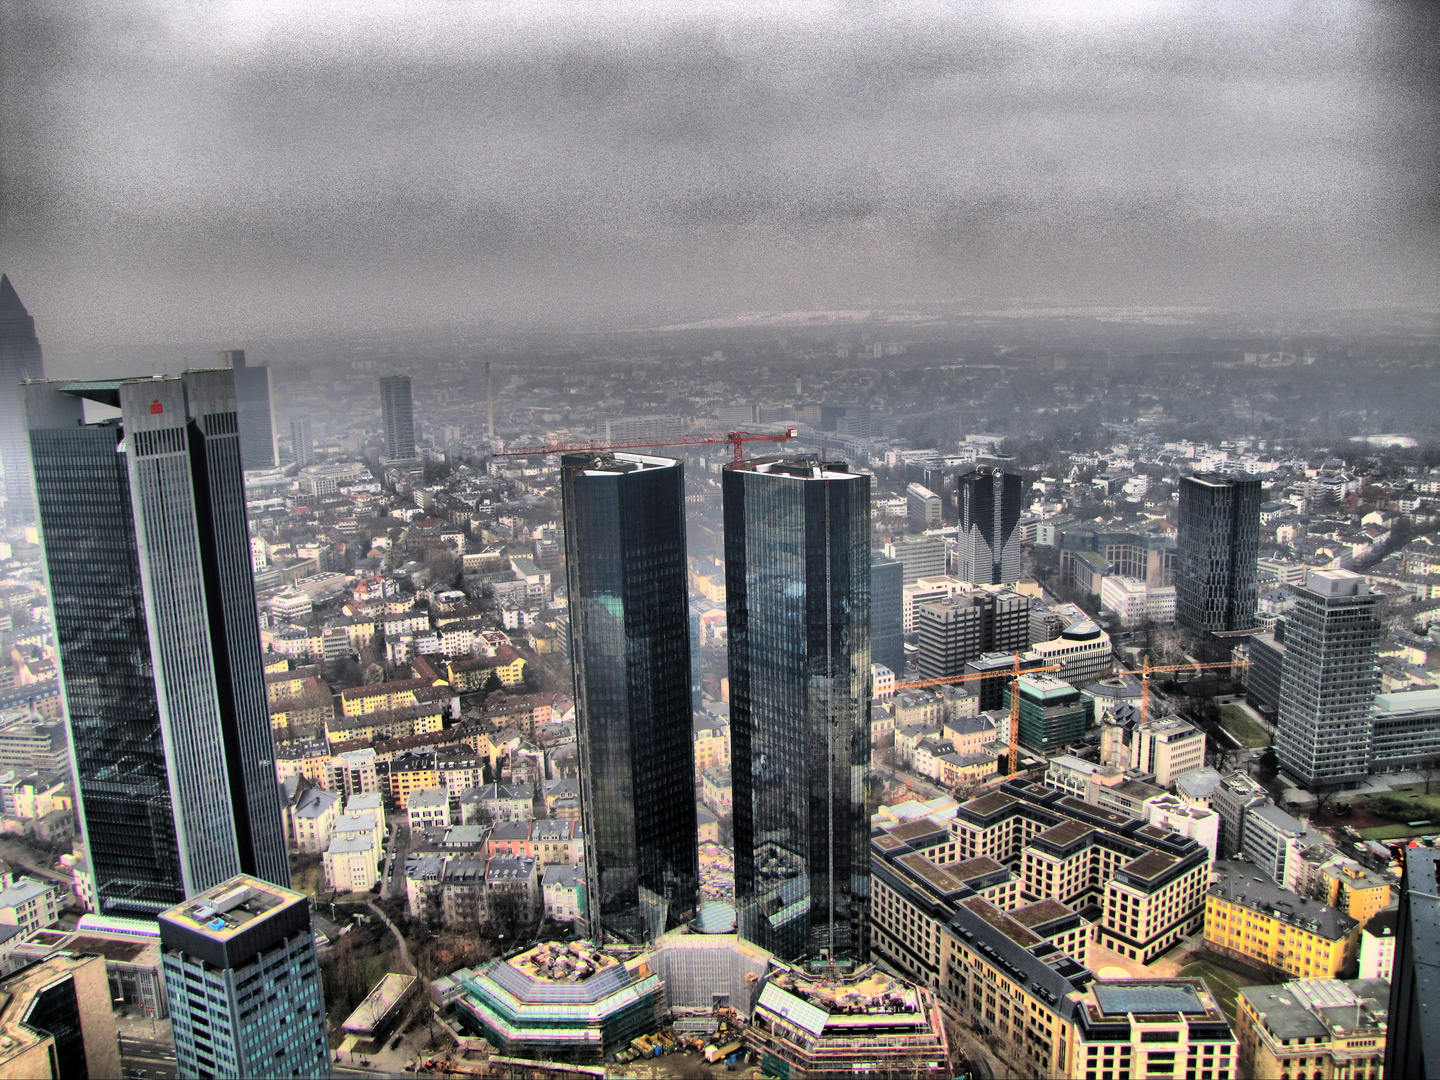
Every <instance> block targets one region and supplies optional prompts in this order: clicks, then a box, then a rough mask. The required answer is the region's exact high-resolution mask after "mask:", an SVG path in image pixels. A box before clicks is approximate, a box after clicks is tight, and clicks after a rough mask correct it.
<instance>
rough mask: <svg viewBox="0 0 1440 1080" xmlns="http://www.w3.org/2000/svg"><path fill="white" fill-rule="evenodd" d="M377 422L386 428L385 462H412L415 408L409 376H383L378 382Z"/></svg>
mask: <svg viewBox="0 0 1440 1080" xmlns="http://www.w3.org/2000/svg"><path fill="white" fill-rule="evenodd" d="M380 418H381V420H382V421H383V422H384V425H385V458H386V460H387V461H414V460H415V405H414V403H413V401H412V400H411V398H410V376H409V375H386V376H385V377H384V378H383V379H381V380H380Z"/></svg>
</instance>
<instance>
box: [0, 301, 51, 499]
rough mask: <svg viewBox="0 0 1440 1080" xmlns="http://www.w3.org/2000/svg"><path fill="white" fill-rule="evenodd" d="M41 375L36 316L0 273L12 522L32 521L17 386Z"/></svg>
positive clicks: (0, 357) (0, 391) (1, 408)
mask: <svg viewBox="0 0 1440 1080" xmlns="http://www.w3.org/2000/svg"><path fill="white" fill-rule="evenodd" d="M44 377H45V365H44V363H43V362H42V360H41V357H40V339H39V338H38V337H36V336H35V320H34V319H33V318H32V317H31V315H30V312H28V311H26V310H25V305H24V304H22V303H21V302H20V297H19V296H17V295H16V293H15V287H14V286H13V285H11V284H10V279H9V278H8V277H6V276H5V275H4V274H0V471H3V472H4V474H5V521H6V523H7V524H10V525H28V524H29V523H30V522H32V521H34V520H35V497H34V493H33V491H32V490H31V487H30V448H29V447H28V446H27V445H26V444H25V410H24V405H23V404H22V400H21V396H20V384H21V383H22V382H24V381H25V380H26V379H43V378H44Z"/></svg>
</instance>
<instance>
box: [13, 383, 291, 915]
mask: <svg viewBox="0 0 1440 1080" xmlns="http://www.w3.org/2000/svg"><path fill="white" fill-rule="evenodd" d="M24 401H25V414H26V426H27V433H28V437H29V443H30V458H31V465H32V475H33V477H34V482H35V504H36V509H37V511H38V518H39V524H40V534H41V543H42V546H43V548H44V553H45V568H46V578H47V583H48V585H49V589H50V597H51V606H52V610H53V616H54V626H55V640H56V644H57V646H58V648H59V661H60V664H59V667H60V675H61V687H62V694H63V696H64V700H65V708H66V714H67V716H68V718H69V725H70V745H71V753H72V755H73V767H74V779H75V787H76V796H77V801H78V805H79V809H80V812H81V817H82V820H83V822H84V828H85V837H86V842H87V844H88V847H89V852H90V862H91V866H92V868H93V871H94V874H95V883H96V892H97V897H98V900H99V904H100V909H101V911H102V912H110V913H124V912H132V913H140V914H148V915H152V916H153V915H155V914H158V913H159V912H160V911H163V910H164V909H166V908H168V907H170V906H172V905H174V904H176V903H179V902H181V901H182V900H184V899H185V898H186V897H188V896H193V895H194V894H195V893H197V892H200V891H203V890H204V889H207V888H209V887H211V886H212V885H215V884H216V883H218V882H221V881H225V880H227V879H229V878H231V877H233V876H235V875H236V874H239V873H248V874H253V875H255V876H257V877H261V878H264V879H265V880H267V881H271V882H274V883H276V884H279V885H283V884H288V882H289V879H290V872H289V862H288V858H287V854H286V845H285V833H284V828H283V825H282V823H281V814H280V801H279V797H278V794H277V789H276V785H275V771H274V760H273V759H274V756H275V755H274V747H273V744H272V742H271V736H270V723H269V716H268V713H267V708H266V701H265V684H264V675H263V669H262V663H261V648H260V633H259V628H258V625H257V623H256V618H255V585H254V579H253V578H252V576H251V561H250V534H249V530H248V527H247V524H246V518H245V495H244V490H243V486H242V481H243V477H242V473H241V467H240V446H239V434H238V424H237V421H236V412H235V404H236V402H235V383H234V376H233V374H232V372H231V371H228V370H212V371H188V372H186V373H185V374H183V375H181V376H175V377H160V376H156V377H155V378H150V379H120V380H113V381H87V382H54V381H52V382H32V383H28V384H26V385H25V387H24Z"/></svg>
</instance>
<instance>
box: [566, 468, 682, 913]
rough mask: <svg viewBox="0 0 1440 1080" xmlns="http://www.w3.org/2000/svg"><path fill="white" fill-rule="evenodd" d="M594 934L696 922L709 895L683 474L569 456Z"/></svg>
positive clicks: (571, 571)
mask: <svg viewBox="0 0 1440 1080" xmlns="http://www.w3.org/2000/svg"><path fill="white" fill-rule="evenodd" d="M560 477H561V493H562V500H563V503H564V514H565V552H566V562H567V572H568V575H569V586H570V590H569V591H570V640H571V656H572V659H573V661H574V675H575V718H576V726H577V734H578V736H579V744H580V792H581V800H580V801H581V807H582V811H581V812H582V814H583V815H584V818H583V820H584V826H585V866H586V875H587V877H588V880H589V904H590V920H591V932H592V933H593V934H595V935H596V936H599V935H600V934H601V933H609V934H610V935H613V936H618V937H620V938H622V939H624V940H628V941H643V940H647V939H652V938H655V937H658V936H659V935H660V934H662V933H664V932H665V931H667V930H670V929H673V928H675V927H677V926H681V925H683V924H685V923H686V922H688V921H689V920H690V919H691V918H693V917H694V914H695V906H696V898H697V895H698V891H699V880H700V873H699V864H698V853H697V851H696V824H695V759H694V749H693V745H692V736H691V708H690V691H691V684H690V605H689V600H688V593H687V585H686V576H687V575H686V560H685V473H684V466H683V465H682V464H681V463H680V462H678V461H673V460H671V459H669V458H656V457H643V456H640V455H637V454H608V453H602V454H569V455H566V456H565V457H564V458H563V459H562V460H561V466H560Z"/></svg>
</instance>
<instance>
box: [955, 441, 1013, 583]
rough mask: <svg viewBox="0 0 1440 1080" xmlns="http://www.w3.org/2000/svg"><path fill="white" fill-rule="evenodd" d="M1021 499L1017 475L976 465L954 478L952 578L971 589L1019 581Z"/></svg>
mask: <svg viewBox="0 0 1440 1080" xmlns="http://www.w3.org/2000/svg"><path fill="white" fill-rule="evenodd" d="M1024 498H1025V481H1024V479H1023V478H1022V477H1021V475H1020V474H1019V473H1013V472H1012V473H1007V472H1002V471H1001V470H999V469H992V468H990V467H988V466H982V467H981V468H978V469H976V470H975V471H974V472H969V473H964V474H963V475H961V476H959V477H958V478H957V479H956V482H955V500H956V517H957V521H958V523H959V530H958V532H957V534H956V540H957V544H958V547H957V551H958V558H959V561H958V565H957V566H956V567H955V576H956V577H958V578H959V579H960V580H961V581H970V582H974V583H975V584H977V585H1001V584H1006V585H1012V584H1014V583H1015V582H1016V581H1018V580H1019V579H1020V533H1019V532H1018V530H1017V526H1018V525H1019V524H1020V512H1021V510H1022V508H1023V507H1022V504H1023V502H1024Z"/></svg>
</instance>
